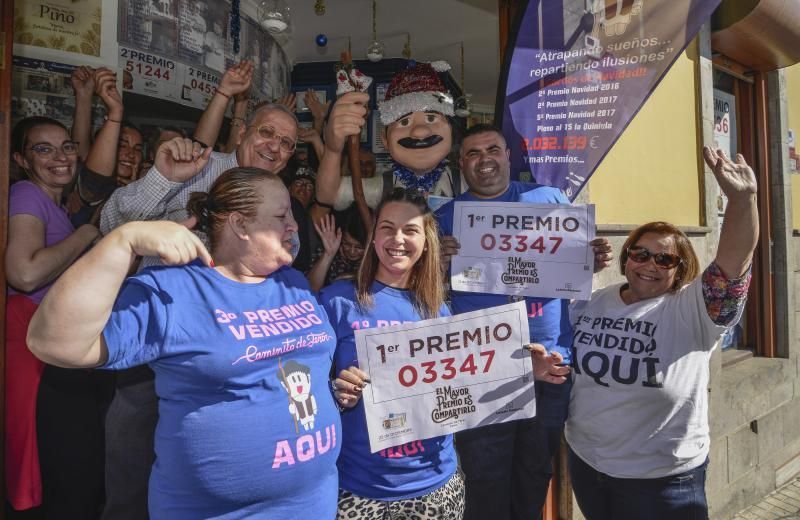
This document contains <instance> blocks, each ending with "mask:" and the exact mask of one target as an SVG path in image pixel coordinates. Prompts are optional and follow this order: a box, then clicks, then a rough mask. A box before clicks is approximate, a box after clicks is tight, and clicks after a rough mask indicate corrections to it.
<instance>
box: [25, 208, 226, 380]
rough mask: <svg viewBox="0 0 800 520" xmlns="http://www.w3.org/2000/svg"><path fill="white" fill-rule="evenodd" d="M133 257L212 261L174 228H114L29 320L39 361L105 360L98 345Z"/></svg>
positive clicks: (71, 364)
mask: <svg viewBox="0 0 800 520" xmlns="http://www.w3.org/2000/svg"><path fill="white" fill-rule="evenodd" d="M137 255H143V256H159V257H161V260H162V261H163V262H164V263H165V264H168V265H176V264H185V263H188V262H190V261H192V260H193V259H195V258H198V257H200V258H201V259H202V260H203V261H204V262H205V263H206V265H210V263H211V256H210V255H209V254H208V251H207V250H206V248H205V247H204V246H203V243H202V242H201V241H200V239H199V238H197V236H195V235H194V233H192V232H191V231H189V229H188V228H187V227H185V226H182V225H180V224H176V223H174V222H134V223H131V224H126V225H124V226H122V227H120V228H117V229H116V230H114V232H112V233H111V234H109V235H108V236H107V237H105V238H104V239H103V240H101V241H100V242H99V243H98V244H97V246H96V247H94V248H93V249H92V250H91V251H89V252H88V253H86V254H85V255H84V256H83V257H82V258H81V259H80V260H78V261H77V262H75V264H74V265H73V266H72V267H70V268H69V269H68V270H67V271H66V272H65V273H64V274H63V275H62V276H61V277H60V278H59V279H58V281H57V282H56V283H55V284H54V285H53V287H52V288H51V289H50V290H49V291H48V293H47V296H45V298H44V300H43V301H42V304H41V305H40V306H39V308H38V310H37V311H36V314H34V315H33V319H32V320H31V325H30V328H29V329H28V340H27V341H28V348H30V350H31V352H33V354H34V355H35V356H36V357H38V358H39V359H41V360H42V361H44V362H46V363H49V364H51V365H56V366H62V367H67V368H81V367H95V366H99V365H102V364H103V363H105V361H106V360H107V358H108V349H107V348H106V346H105V343H104V342H103V339H102V333H103V328H104V327H105V324H106V322H107V321H108V318H109V316H110V315H111V310H112V308H113V306H114V301H115V300H116V298H117V294H118V293H119V289H120V287H121V286H122V282H123V281H124V279H125V276H126V275H127V273H128V269H129V267H130V265H131V263H132V262H133V260H134V259H135V258H136V256H137Z"/></svg>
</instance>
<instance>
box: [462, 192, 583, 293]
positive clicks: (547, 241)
mask: <svg viewBox="0 0 800 520" xmlns="http://www.w3.org/2000/svg"><path fill="white" fill-rule="evenodd" d="M453 236H455V237H456V239H457V240H458V241H459V243H460V244H461V249H460V250H459V252H458V255H455V256H453V258H452V261H451V264H450V271H451V274H452V280H451V286H452V288H453V290H456V291H467V292H479V293H490V294H509V295H518V296H538V297H543V298H574V299H578V300H588V299H589V297H590V296H591V294H592V273H593V270H594V253H593V252H592V248H591V246H590V245H589V242H590V241H591V240H592V238H593V237H594V206H593V205H575V206H571V205H567V204H526V203H522V202H456V203H455V208H454V212H453Z"/></svg>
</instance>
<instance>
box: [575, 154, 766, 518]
mask: <svg viewBox="0 0 800 520" xmlns="http://www.w3.org/2000/svg"><path fill="white" fill-rule="evenodd" d="M703 155H704V158H705V161H706V163H707V164H708V166H709V167H710V168H711V169H712V170H713V172H714V176H715V177H716V179H717V182H718V183H719V186H720V189H721V190H722V192H723V193H724V194H725V195H726V196H727V198H728V205H727V207H726V210H725V216H724V220H723V226H722V231H721V234H720V239H719V245H718V248H717V254H716V257H715V259H714V261H713V262H712V263H711V265H709V266H708V267H707V268H706V269H705V271H703V272H702V273H700V267H699V262H698V259H697V256H696V255H695V253H694V250H693V249H692V245H691V243H690V242H689V239H688V238H687V237H686V235H684V234H683V233H682V232H681V231H680V230H679V229H678V228H677V227H675V226H673V225H671V224H668V223H666V222H651V223H649V224H645V225H643V226H640V227H639V228H637V229H635V230H634V231H633V232H632V233H631V234H630V236H629V237H628V239H627V240H626V242H625V245H624V246H623V250H622V254H621V255H620V269H621V271H622V274H623V275H624V276H625V278H626V282H625V283H622V284H618V285H612V286H610V287H606V288H604V289H601V290H599V291H597V292H595V293H594V294H593V295H592V298H591V300H590V301H587V302H576V303H574V304H573V306H572V307H571V309H570V316H571V320H572V323H573V325H574V327H575V331H574V335H573V349H574V356H573V360H574V361H573V370H574V372H575V383H574V387H573V389H572V396H571V400H570V409H569V419H568V420H567V425H566V431H565V434H566V438H567V442H568V444H569V446H570V455H569V462H570V477H571V480H572V486H573V490H574V492H575V496H576V498H577V501H578V505H579V506H580V508H581V510H582V511H583V514H584V515H585V516H586V518H587V519H588V520H605V519H609V520H610V519H614V520H626V519H645V518H646V519H648V520H649V519H655V520H658V519H665V520H666V519H675V518H682V519H694V518H698V519H706V518H708V506H707V502H706V497H705V476H706V467H707V465H708V453H709V444H710V438H709V429H708V390H707V387H708V379H709V360H710V357H711V352H712V351H713V349H714V347H715V345H716V344H717V341H718V340H719V339H720V337H721V336H722V334H723V333H724V332H725V331H726V330H727V329H728V328H729V327H731V326H733V325H734V324H735V323H736V322H737V320H738V319H739V317H740V316H741V314H742V310H743V307H744V302H745V299H746V295H747V289H748V286H749V282H750V263H751V260H752V255H753V250H754V248H755V245H756V241H757V240H758V214H757V209H756V179H755V175H754V174H753V171H752V170H751V169H750V167H749V166H748V165H747V163H746V162H745V161H744V158H743V157H742V156H741V155H739V156H737V159H736V161H735V162H734V161H731V160H730V159H728V158H727V157H726V156H725V154H724V153H723V152H721V151H719V150H717V151H716V152H714V151H712V150H711V149H709V148H704V150H703Z"/></svg>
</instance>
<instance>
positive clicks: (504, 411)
mask: <svg viewBox="0 0 800 520" xmlns="http://www.w3.org/2000/svg"><path fill="white" fill-rule="evenodd" d="M526 379H527V378H526ZM520 411H522V407H521V406H516V405H515V403H514V401H510V402H508V403H506V404H504V405H503V406H502V407H501V408H500V409H498V410H497V411H496V412H494V413H495V415H511V414H514V413H516V412H520Z"/></svg>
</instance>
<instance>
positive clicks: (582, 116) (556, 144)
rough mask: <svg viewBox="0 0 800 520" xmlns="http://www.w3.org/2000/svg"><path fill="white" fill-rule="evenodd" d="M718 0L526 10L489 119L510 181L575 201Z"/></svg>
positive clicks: (593, 1)
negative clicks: (506, 152) (527, 179)
mask: <svg viewBox="0 0 800 520" xmlns="http://www.w3.org/2000/svg"><path fill="white" fill-rule="evenodd" d="M718 4H719V0H560V1H552V2H551V1H547V2H543V1H541V2H537V1H528V2H526V3H525V5H524V6H523V7H522V8H521V12H522V16H521V17H520V20H519V21H518V25H517V28H516V33H515V34H514V35H513V38H512V39H511V43H512V44H513V46H512V47H511V48H512V50H511V52H509V53H508V54H509V56H508V57H507V61H506V63H505V65H504V70H503V73H502V74H501V78H500V81H501V84H500V87H499V89H498V92H500V93H501V95H499V96H498V104H497V107H496V110H495V113H496V114H497V116H498V118H499V121H500V122H501V125H502V129H503V133H504V135H505V137H506V140H507V142H508V145H509V147H510V148H511V165H512V170H511V171H512V175H513V176H514V177H520V173H521V172H530V174H531V176H532V179H533V180H534V181H536V182H538V183H540V184H545V185H549V186H554V187H557V188H560V189H561V190H563V191H564V193H566V195H567V196H568V197H569V198H570V200H575V197H577V195H578V192H580V190H581V189H582V188H583V186H584V185H585V184H586V182H587V181H588V180H589V177H590V176H591V175H592V174H593V173H594V171H595V170H596V168H597V166H598V165H599V164H600V162H601V161H602V160H603V158H604V157H605V155H606V154H607V153H608V152H609V150H610V149H611V147H612V146H613V145H614V143H615V142H616V141H617V139H619V137H620V135H621V134H622V132H623V131H624V130H625V128H626V127H627V126H628V124H629V123H630V122H631V120H632V119H633V117H634V116H635V115H636V113H637V112H638V111H639V109H640V108H641V107H642V105H643V104H644V102H645V101H646V100H647V98H648V97H649V96H650V94H651V93H652V92H653V91H654V90H655V88H656V86H657V85H658V84H659V82H660V81H661V79H662V78H663V77H664V74H665V73H666V72H667V70H669V68H670V66H671V65H672V64H673V63H674V62H675V60H676V59H677V58H678V56H679V55H680V54H681V53H682V52H683V50H684V49H685V48H686V46H687V45H688V43H689V42H690V41H691V40H692V38H694V36H695V35H696V34H697V31H698V30H699V29H700V26H701V25H702V24H703V23H705V22H706V21H707V20H708V18H709V16H710V15H711V13H712V12H713V11H714V9H715V8H716V6H717V5H718Z"/></svg>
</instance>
